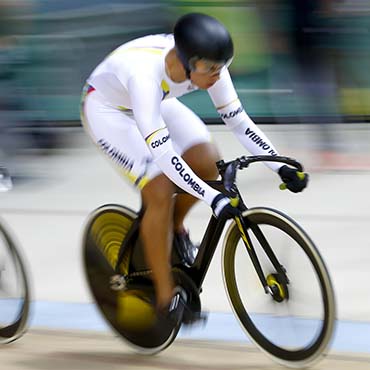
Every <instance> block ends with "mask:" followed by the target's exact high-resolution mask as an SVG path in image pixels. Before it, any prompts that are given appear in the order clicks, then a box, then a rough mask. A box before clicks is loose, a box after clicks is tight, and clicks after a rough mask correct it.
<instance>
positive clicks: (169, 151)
mask: <svg viewBox="0 0 370 370" xmlns="http://www.w3.org/2000/svg"><path fill="white" fill-rule="evenodd" d="M128 91H129V94H130V99H131V107H132V110H133V113H134V116H135V120H136V122H137V125H138V128H139V130H140V132H141V134H142V135H143V137H144V138H145V141H146V143H147V145H148V147H149V150H150V152H151V153H152V155H153V158H154V161H155V163H156V164H157V165H158V166H159V168H160V169H161V170H162V171H163V172H164V173H165V175H166V176H167V177H168V178H169V179H170V180H172V181H173V182H174V183H175V184H176V185H177V186H179V187H180V188H181V189H183V190H184V191H186V192H187V193H189V194H191V195H193V196H195V197H196V198H198V199H201V200H204V201H205V202H206V203H207V204H208V205H211V204H212V201H213V199H214V198H215V197H216V196H217V195H218V194H219V192H218V191H217V190H215V189H213V188H212V187H210V186H209V185H207V184H206V183H205V182H204V181H203V180H201V179H200V178H199V177H198V176H197V175H196V174H195V173H194V172H193V170H192V169H191V168H190V166H189V165H187V163H186V162H185V161H184V160H183V159H182V158H181V156H180V155H179V154H178V153H176V152H175V150H174V148H173V146H172V142H171V138H170V135H169V132H168V129H167V127H166V125H165V123H164V121H163V119H162V117H161V114H160V104H161V101H162V90H161V88H160V86H159V84H158V83H156V81H155V80H153V79H151V78H150V77H148V76H140V77H131V78H130V79H129V81H128Z"/></svg>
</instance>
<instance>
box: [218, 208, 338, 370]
mask: <svg viewBox="0 0 370 370" xmlns="http://www.w3.org/2000/svg"><path fill="white" fill-rule="evenodd" d="M243 219H244V224H245V225H246V229H247V230H244V232H245V233H247V234H248V236H249V237H250V241H251V244H252V246H253V248H254V249H255V251H256V254H257V256H258V260H259V262H260V264H261V267H262V270H263V275H264V278H265V280H266V282H267V284H268V286H269V287H270V288H271V289H270V290H268V291H267V292H266V291H265V289H264V287H263V286H262V283H261V281H260V279H259V277H258V275H257V273H256V270H255V268H254V266H253V264H252V262H251V259H250V257H249V254H248V251H247V248H248V247H247V246H246V244H245V243H244V242H243V240H242V237H241V233H240V230H239V228H238V225H237V224H236V223H235V222H233V223H232V224H231V225H230V227H229V229H228V231H227V234H226V236H225V242H224V246H223V256H222V262H223V277H224V284H225V287H226V291H227V295H228V298H229V301H230V303H231V306H232V309H233V311H234V314H235V315H236V317H237V318H238V320H239V322H240V324H241V326H242V327H243V329H244V330H245V331H246V332H247V334H248V335H249V337H250V338H251V340H252V341H253V342H254V343H255V344H256V345H257V346H258V347H260V348H261V349H262V350H263V351H265V352H266V353H267V354H269V355H270V356H272V357H273V359H274V360H276V361H277V362H279V363H281V364H283V365H285V366H289V367H295V368H299V367H305V366H307V365H309V364H311V363H312V362H314V361H315V360H316V359H318V358H319V357H320V356H321V355H323V354H324V353H325V352H326V350H327V348H328V345H329V343H330V340H331V338H332V334H333V330H334V326H335V315H336V308H335V298H334V291H333V286H332V283H331V280H330V277H329V274H328V271H327V268H326V266H325V263H324V261H323V259H322V257H321V255H320V253H319V252H318V250H317V248H316V247H315V245H314V243H313V242H312V240H311V239H310V238H309V237H308V236H307V234H306V233H305V232H304V231H303V230H302V228H301V227H300V226H299V225H298V224H297V223H296V222H294V221H293V220H292V219H290V218H289V217H287V216H286V215H284V214H283V213H281V212H278V211H276V210H273V209H269V208H252V209H249V210H247V211H245V212H244V213H243ZM239 226H240V225H239ZM266 243H267V244H269V246H270V247H271V249H272V251H273V253H274V255H275V256H276V258H277V260H278V261H279V264H280V265H281V266H282V267H283V271H284V270H285V271H286V277H287V278H288V280H287V279H285V277H284V276H281V271H280V272H279V271H277V269H276V268H275V267H274V265H273V263H272V262H271V256H270V255H271V252H268V253H266V252H265V249H266V248H264V247H263V246H262V245H266Z"/></svg>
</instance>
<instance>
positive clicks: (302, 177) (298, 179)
mask: <svg viewBox="0 0 370 370" xmlns="http://www.w3.org/2000/svg"><path fill="white" fill-rule="evenodd" d="M279 176H280V178H281V179H282V180H283V184H281V185H280V189H281V190H284V189H289V190H290V191H292V192H293V193H299V192H301V191H302V190H303V189H304V188H305V187H306V186H307V184H308V174H307V173H305V172H299V171H297V170H296V169H295V168H291V167H288V166H286V165H284V166H282V167H280V169H279Z"/></svg>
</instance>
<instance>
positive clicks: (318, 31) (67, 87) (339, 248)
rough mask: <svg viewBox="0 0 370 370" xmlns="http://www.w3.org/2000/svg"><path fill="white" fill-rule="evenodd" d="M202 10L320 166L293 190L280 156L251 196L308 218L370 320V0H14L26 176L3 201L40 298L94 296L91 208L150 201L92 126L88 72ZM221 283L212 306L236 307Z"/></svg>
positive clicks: (246, 100)
mask: <svg viewBox="0 0 370 370" xmlns="http://www.w3.org/2000/svg"><path fill="white" fill-rule="evenodd" d="M192 11H197V12H203V13H207V14H209V15H213V16H215V17H217V18H218V19H219V20H220V21H222V22H223V23H224V24H225V25H226V26H227V27H228V28H229V30H230V32H231V33H232V36H233V39H234V42H235V49H236V55H235V59H234V61H233V64H232V65H231V73H232V76H233V79H234V82H235V86H236V88H237V91H238V93H239V96H240V98H241V100H242V102H243V104H244V106H245V108H246V111H247V112H248V113H249V114H250V116H251V117H252V118H253V119H254V120H255V121H256V122H257V124H259V125H260V127H261V128H262V130H264V131H265V132H266V134H267V135H268V136H269V137H270V139H271V140H272V142H273V143H274V144H275V146H276V147H277V148H278V150H279V151H280V153H281V154H284V155H290V156H293V157H296V158H297V159H299V160H301V161H302V162H303V163H304V164H305V166H306V168H307V170H308V171H310V173H311V184H310V186H309V188H308V189H307V190H306V191H305V192H304V193H303V194H302V195H299V196H296V195H292V194H287V193H285V192H279V190H278V184H279V182H278V179H277V178H276V175H274V174H272V173H271V172H269V171H268V170H267V169H260V170H256V171H254V170H251V174H250V177H248V181H246V183H245V185H246V188H247V189H248V191H250V192H251V193H253V197H252V196H251V198H252V201H251V202H250V203H252V204H250V205H255V204H259V205H261V204H263V205H266V206H268V205H270V206H273V207H275V208H280V209H282V210H283V211H286V212H287V213H289V214H290V215H292V216H293V217H294V218H296V219H297V220H298V221H299V222H300V223H302V225H303V226H304V227H305V228H306V229H307V231H308V232H309V234H311V235H312V237H313V239H314V240H316V241H317V243H318V244H319V247H320V250H322V253H323V254H324V257H325V258H327V260H328V263H329V267H330V270H332V272H333V275H334V278H335V285H336V288H337V291H338V297H339V303H340V317H341V318H342V319H348V320H365V321H370V297H369V295H367V297H365V298H364V297H363V284H365V282H366V281H369V279H370V276H369V269H368V266H369V262H370V242H369V237H368V225H369V222H370V201H369V196H368V189H369V186H370V172H369V170H370V130H369V127H370V126H369V125H370V122H369V121H370V72H369V71H370V38H369V36H370V35H369V30H370V0H321V1H319V0H316V1H315V0H311V1H298V0H258V1H257V0H240V1H233V0H203V1H195V0H183V1H175V0H173V1H169V0H167V1H151V0H140V1H131V0H114V1H113V0H104V1H103V0H0V190H3V191H5V190H9V189H10V188H11V186H12V185H11V183H10V180H11V182H12V184H13V190H12V191H9V192H7V193H4V194H0V196H1V197H0V214H1V215H2V217H3V218H4V219H5V220H6V221H7V222H8V224H9V225H10V227H11V229H12V230H13V231H14V234H15V235H16V236H17V238H18V240H19V241H20V244H21V245H22V246H23V249H24V250H25V253H26V256H27V258H28V260H29V265H30V270H31V272H32V274H33V276H34V283H35V284H34V289H35V299H37V300H44V301H50V300H55V301H71V302H80V301H83V302H86V301H88V300H89V298H88V295H87V289H86V286H85V285H84V282H83V281H84V279H83V276H82V268H81V261H80V258H81V256H80V249H79V243H80V238H81V233H82V229H83V226H84V222H85V220H86V217H87V215H88V213H89V212H90V211H91V210H92V209H93V208H95V207H97V206H99V205H101V204H103V203H107V202H113V203H123V204H126V205H128V206H132V207H133V208H135V209H137V208H138V206H139V198H138V195H137V193H135V192H133V191H132V189H131V188H129V187H128V186H127V184H126V183H125V182H124V181H123V180H122V179H120V178H119V177H118V175H117V174H115V172H114V171H113V169H112V168H110V166H109V164H108V163H107V162H106V161H105V160H103V159H102V158H101V156H100V155H99V154H98V153H97V151H96V150H95V148H94V147H93V145H92V144H91V143H90V142H89V140H88V138H87V136H86V135H85V134H84V132H83V130H82V128H81V125H80V121H79V101H80V94H81V89H82V86H83V84H84V81H85V79H86V78H87V76H88V75H89V73H90V72H91V71H92V69H93V68H94V67H95V66H96V65H97V64H98V63H99V62H100V61H101V60H102V59H103V58H104V57H105V55H107V54H108V53H109V52H110V51H111V50H113V49H114V48H116V47H117V46H119V45H120V44H122V43H124V42H126V41H128V40H130V39H133V38H136V37H139V36H143V35H147V34H151V33H162V32H171V30H172V27H173V25H174V22H175V21H176V19H177V18H178V17H179V16H180V15H181V14H184V13H187V12H192ZM182 100H183V101H184V102H185V103H186V104H187V105H189V106H190V107H191V108H192V109H193V110H194V111H195V112H197V113H198V114H199V115H200V116H201V117H202V118H203V119H204V120H205V121H206V122H207V124H209V125H210V128H211V130H212V132H213V133H214V136H215V140H216V142H217V143H218V144H219V145H220V148H221V150H222V152H223V155H224V156H225V157H229V158H231V157H232V156H234V155H242V154H245V153H244V151H243V148H241V147H240V146H238V144H235V143H236V139H235V138H232V137H231V136H230V134H229V133H227V132H226V130H224V128H223V125H222V124H221V121H220V119H219V118H218V117H217V113H216V111H215V110H214V108H213V107H212V104H211V101H210V99H209V97H208V96H207V93H206V92H195V93H192V94H190V95H188V96H185V97H183V98H182ZM233 140H235V141H233ZM9 174H10V180H9ZM253 202H255V204H253ZM202 207H203V206H199V208H198V211H195V213H196V212H198V213H196V216H194V217H195V218H194V219H193V220H195V222H194V221H193V225H194V226H195V231H194V232H193V234H192V235H193V237H194V238H195V239H197V238H198V237H200V236H201V230H200V228H199V227H198V224H202V222H203V221H204V220H205V218H206V216H204V215H205V214H207V212H208V209H205V208H202ZM218 263H219V261H218ZM66 269H68V276H66V274H65V271H66ZM45 276H47V277H48V279H45ZM213 276H217V277H218V278H219V277H220V273H219V271H218V270H214V275H213ZM49 277H53V280H52V282H51V281H50V280H49ZM206 283H207V282H206ZM213 283H214V281H213ZM219 283H220V284H222V282H221V281H219ZM207 284H209V287H208V288H209V289H208V293H207V289H205V301H206V306H207V305H208V307H209V308H210V309H212V310H221V311H225V310H227V308H226V307H227V303H225V302H226V300H224V301H222V300H220V299H219V296H217V291H216V290H215V289H216V287H215V285H214V284H213V285H212V283H211V282H209V283H207ZM349 286H350V287H351V288H350V289H349V288H348V287H349ZM217 289H221V288H220V286H218V287H217ZM220 302H221V303H220ZM351 302H357V303H358V304H357V303H356V304H352V305H351Z"/></svg>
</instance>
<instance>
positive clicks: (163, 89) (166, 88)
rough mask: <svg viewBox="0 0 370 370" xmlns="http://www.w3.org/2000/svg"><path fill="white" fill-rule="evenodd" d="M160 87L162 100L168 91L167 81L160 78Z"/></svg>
mask: <svg viewBox="0 0 370 370" xmlns="http://www.w3.org/2000/svg"><path fill="white" fill-rule="evenodd" d="M161 88H162V91H163V96H162V100H163V99H165V98H166V96H167V95H168V94H169V93H170V87H169V86H168V83H167V82H166V81H165V80H162V82H161Z"/></svg>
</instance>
